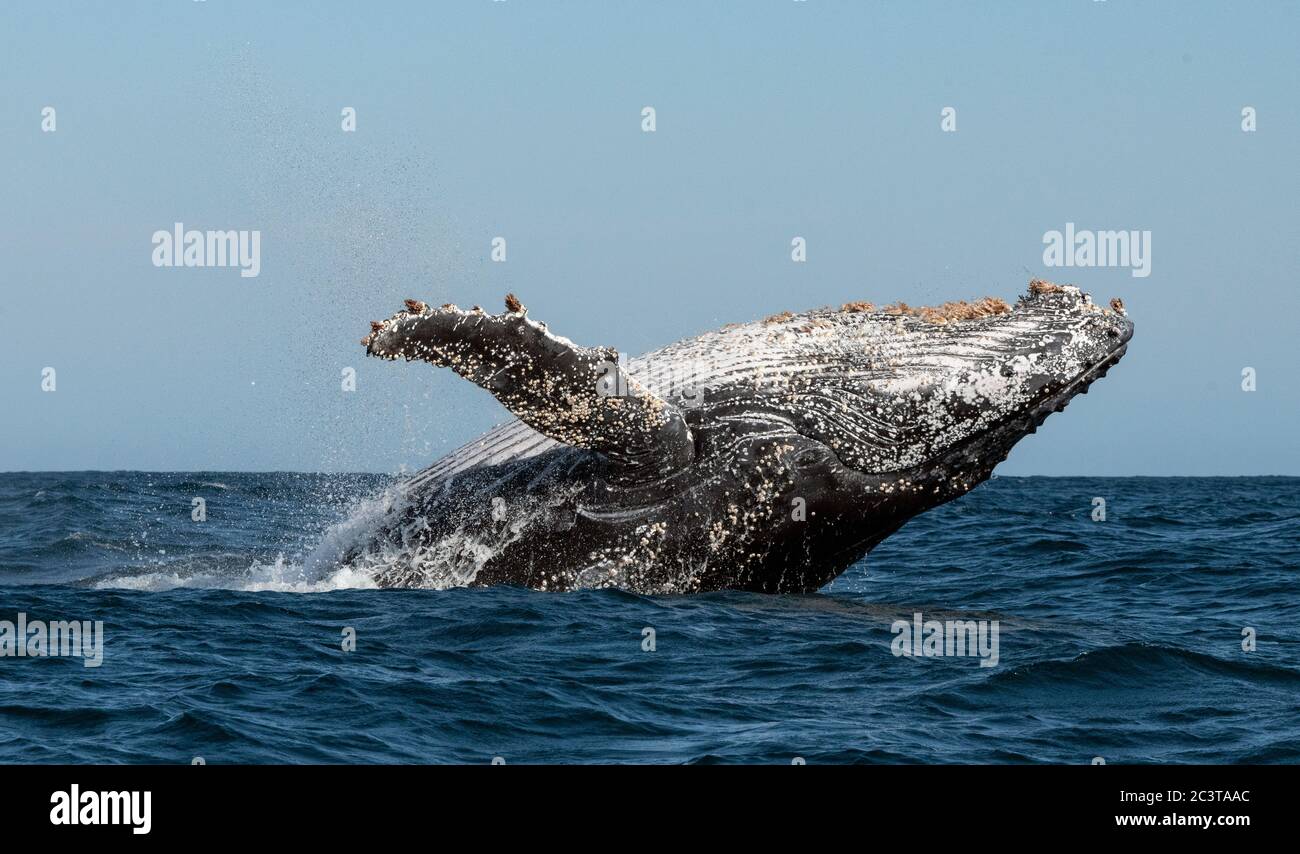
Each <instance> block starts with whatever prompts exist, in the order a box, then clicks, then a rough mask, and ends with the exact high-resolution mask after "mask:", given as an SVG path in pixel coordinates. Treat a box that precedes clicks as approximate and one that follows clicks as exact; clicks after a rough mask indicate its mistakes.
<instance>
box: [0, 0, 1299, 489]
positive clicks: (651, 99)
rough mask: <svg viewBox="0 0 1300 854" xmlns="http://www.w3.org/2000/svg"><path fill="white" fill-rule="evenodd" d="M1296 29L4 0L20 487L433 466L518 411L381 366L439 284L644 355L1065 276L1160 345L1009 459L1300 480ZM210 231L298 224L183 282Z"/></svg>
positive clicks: (1018, 463)
mask: <svg viewBox="0 0 1300 854" xmlns="http://www.w3.org/2000/svg"><path fill="white" fill-rule="evenodd" d="M1298 36H1300V4H1296V3H1291V2H1259V3H1249V4H1233V3H1222V2H1213V3H1193V2H1169V3H1153V2H1130V0H1108V2H1093V0H1066V1H1065V2H1024V3H1011V2H992V0H987V1H986V2H969V0H966V2H954V3H932V2H914V3H908V2H889V3H867V2H845V3H836V2H827V0H807V2H793V0H751V2H734V3H726V2H719V3H713V2H710V3H703V2H686V3H665V2H654V3H651V2H637V3H630V2H591V3H562V2H543V0H506V2H492V0H460V2H442V3H411V4H397V3H372V4H357V3H318V2H313V3H287V2H286V3H280V2H276V3H265V2H227V0H206V2H192V0H167V2H155V3H102V2H85V3H57V4H54V3H45V2H39V3H38V2H18V1H17V0H15V2H6V3H4V4H3V6H0V153H2V154H3V157H2V158H0V162H2V163H3V166H0V170H2V171H0V175H3V183H2V184H0V186H3V202H2V203H0V262H2V264H0V286H2V288H3V290H2V295H3V299H2V300H0V324H2V329H0V332H2V333H3V334H0V395H2V397H0V400H2V401H3V407H2V410H3V415H2V416H0V424H2V425H3V426H2V427H0V432H2V435H3V442H0V470H19V469H84V468H98V469H117V468H131V469H155V470H176V469H180V470H188V469H208V470H226V469H247V470H269V469H275V470H310V471H333V470H373V471H395V470H399V469H400V468H402V467H406V468H408V469H414V468H419V467H421V466H423V465H424V464H426V463H427V462H429V461H431V460H432V459H434V458H435V457H437V456H439V455H440V454H441V453H442V452H444V451H446V450H449V449H451V448H453V447H455V446H456V445H459V444H460V443H462V442H464V441H466V440H468V439H470V438H472V437H473V436H475V435H476V434H478V433H479V432H481V431H482V430H483V429H485V428H487V427H489V426H490V425H492V424H494V423H497V422H499V421H502V420H505V418H507V417H508V416H507V414H506V413H505V411H504V410H503V409H502V408H501V407H500V406H499V405H498V404H497V403H496V402H495V401H494V400H493V399H492V398H491V397H490V396H489V395H488V394H487V393H486V392H484V391H482V390H480V389H477V388H475V387H473V386H471V385H470V384H468V383H467V382H465V381H463V380H461V379H459V378H458V377H456V376H455V375H453V374H451V373H450V372H446V371H437V370H435V369H434V368H432V367H430V366H428V365H425V364H411V365H406V364H393V363H388V362H381V361H378V360H371V359H365V358H364V357H363V355H362V347H361V345H360V344H359V343H358V339H360V338H361V337H362V335H364V334H365V333H366V332H367V330H368V325H367V323H368V321H369V320H371V319H382V318H386V317H388V316H389V315H391V314H392V313H393V312H395V311H396V310H397V309H399V308H400V307H401V299H402V298H404V297H408V296H410V297H418V298H421V299H425V300H427V301H430V302H435V303H442V302H455V303H458V304H460V305H462V306H467V305H471V304H474V303H481V304H483V305H484V306H487V307H490V308H491V309H493V310H499V306H500V301H501V297H502V295H503V294H504V293H505V292H506V291H508V290H513V291H515V292H516V293H518V294H519V295H520V297H521V298H522V299H523V301H524V302H525V303H526V304H527V305H528V306H529V307H530V310H531V314H532V316H533V317H535V318H537V319H541V320H545V321H547V322H548V323H549V324H550V326H551V328H552V329H553V330H554V331H556V332H558V333H560V334H563V335H567V336H568V337H570V338H573V339H574V340H575V341H578V342H580V343H584V344H589V345H596V344H601V345H613V346H616V347H618V348H620V349H621V350H624V351H626V352H629V353H639V352H643V351H646V350H649V349H653V348H655V347H658V346H660V345H662V344H666V343H668V342H670V341H672V340H675V339H677V338H681V337H685V336H690V335H694V334H697V333H700V332H703V331H705V330H708V329H711V328H715V327H717V326H719V325H721V324H723V323H727V322H731V321H745V320H751V319H754V318H758V317H762V316H765V315H767V314H771V313H774V312H778V311H782V310H786V309H793V310H799V309H805V308H811V307H816V306H820V305H825V304H836V305H838V304H840V303H842V302H845V301H849V300H858V299H869V300H874V301H877V302H882V301H883V302H888V301H893V300H896V299H902V300H905V301H907V302H909V303H913V304H922V303H936V302H942V301H944V300H947V299H959V298H971V297H978V296H982V295H985V294H992V295H996V296H1002V297H1004V298H1007V299H1008V300H1009V299H1011V298H1013V297H1014V296H1015V295H1017V294H1019V293H1021V292H1022V291H1023V290H1024V287H1025V284H1026V282H1027V280H1028V279H1029V278H1030V277H1031V276H1043V277H1045V278H1050V279H1053V280H1055V281H1066V282H1074V283H1076V284H1079V285H1080V286H1082V287H1083V288H1084V289H1085V290H1088V291H1091V292H1092V293H1093V295H1094V298H1096V299H1097V300H1098V301H1104V300H1107V299H1109V298H1110V297H1111V296H1116V295H1118V296H1122V297H1123V298H1124V300H1125V302H1126V304H1127V306H1128V309H1129V313H1130V315H1131V316H1132V317H1133V318H1134V321H1135V323H1136V326H1137V332H1136V336H1135V338H1134V340H1133V343H1132V345H1131V347H1130V349H1129V354H1128V356H1127V357H1126V358H1125V360H1124V361H1123V362H1122V363H1121V364H1120V366H1119V367H1118V368H1117V369H1115V370H1114V371H1112V372H1111V374H1110V376H1109V377H1107V378H1106V379H1104V380H1102V381H1101V382H1100V383H1098V384H1097V385H1096V386H1095V387H1094V389H1093V391H1092V392H1091V393H1090V394H1089V395H1088V396H1087V397H1083V398H1079V399H1077V400H1075V401H1074V402H1073V403H1072V404H1071V406H1070V408H1069V409H1068V410H1067V411H1066V412H1065V413H1064V414H1063V415H1055V416H1052V418H1050V419H1049V420H1048V422H1047V424H1046V425H1045V427H1044V428H1043V429H1042V430H1040V431H1039V433H1038V434H1037V435H1035V436H1032V437H1029V438H1028V439H1026V440H1025V441H1024V442H1022V443H1021V445H1020V446H1018V447H1017V449H1016V450H1015V451H1014V452H1013V454H1012V456H1011V458H1010V459H1009V460H1008V461H1007V462H1006V463H1004V464H1003V466H1002V467H1001V468H1000V469H999V471H1000V472H1001V473H1003V474H1115V475H1125V474H1291V475H1297V474H1300V447H1298V444H1297V440H1296V437H1297V423H1298V421H1300V418H1297V415H1298V414H1300V404H1298V403H1297V401H1300V378H1297V369H1298V368H1300V358H1297V356H1298V354H1300V340H1298V338H1297V335H1298V333H1300V296H1298V295H1297V273H1296V271H1297V269H1298V268H1300V218H1298V217H1297V212H1298V211H1300V204H1298V199H1300V168H1298V167H1297V162H1296V158H1297V153H1300V118H1298V113H1300V49H1297V37H1298ZM47 106H49V107H53V108H54V109H55V111H56V112H55V120H56V123H57V124H56V129H55V130H54V132H45V131H43V130H42V110H43V109H44V108H45V107H47ZM646 106H652V107H654V109H655V111H656V130H655V131H654V132H653V133H646V132H643V130H642V108H643V107H646ZM1248 106H1249V107H1253V108H1254V110H1255V115H1256V122H1257V125H1256V127H1257V130H1255V131H1254V132H1245V131H1243V129H1242V122H1243V119H1242V110H1243V109H1244V108H1245V107H1248ZM345 107H352V108H354V109H355V110H356V131H355V132H350V133H349V132H344V131H343V130H342V128H341V121H342V119H341V111H342V110H343V109H344V108H345ZM945 107H953V108H954V109H955V110H956V130H955V131H954V132H945V131H944V130H943V129H942V128H941V111H942V110H943V108H945ZM176 222H182V223H184V224H185V226H186V227H187V228H197V229H204V230H206V229H222V230H225V229H237V230H238V229H247V230H254V229H256V230H258V231H260V233H261V272H260V275H258V276H257V277H250V278H244V277H241V276H240V275H239V271H238V270H236V269H231V268H202V269H200V268H189V269H187V268H166V267H161V268H160V267H155V266H154V265H153V263H152V262H151V257H152V252H153V245H152V243H151V237H152V235H153V233H154V232H155V231H157V230H160V229H161V230H168V229H171V228H172V225H173V223H176ZM1067 222H1072V223H1075V224H1076V227H1077V228H1079V229H1092V230H1118V229H1126V230H1127V229H1136V230H1149V231H1150V232H1151V274H1150V276H1148V277H1146V278H1135V277H1133V276H1132V275H1131V273H1130V270H1129V269H1128V268H1089V269H1084V268H1073V269H1048V268H1046V267H1045V266H1044V260H1043V248H1044V247H1043V235H1044V234H1045V233H1046V232H1048V231H1051V230H1053V229H1058V230H1059V229H1064V228H1065V225H1066V223H1067ZM496 236H502V237H505V238H506V241H507V243H506V246H507V255H506V258H507V260H506V261H505V263H496V262H493V261H492V259H491V257H490V252H491V241H492V239H493V238H494V237H496ZM795 236H801V237H804V238H805V239H806V241H807V261H806V262H805V263H794V262H793V261H792V260H791V257H790V251H791V248H790V241H791V239H792V238H793V237H795ZM46 367H53V368H55V370H56V374H55V381H56V390H55V391H53V392H48V391H43V390H42V371H43V369H44V368H46ZM346 367H353V368H355V369H356V375H357V379H356V385H357V387H356V391H355V392H346V391H343V390H342V387H341V376H342V375H341V372H342V371H343V369H344V368H346ZM1245 367H1253V368H1254V369H1255V371H1256V378H1257V380H1256V381H1257V390H1256V391H1254V392H1245V391H1242V389H1241V382H1242V379H1241V375H1242V370H1243V368H1245Z"/></svg>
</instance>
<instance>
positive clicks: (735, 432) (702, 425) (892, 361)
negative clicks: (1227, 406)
mask: <svg viewBox="0 0 1300 854" xmlns="http://www.w3.org/2000/svg"><path fill="white" fill-rule="evenodd" d="M1132 334H1133V325H1132V323H1131V322H1130V321H1129V319H1128V317H1127V315H1126V313H1125V311H1124V307H1123V304H1122V303H1121V302H1120V301H1119V300H1112V301H1111V304H1110V307H1109V308H1106V307H1102V306H1099V305H1096V304H1094V303H1093V302H1092V300H1091V299H1090V297H1089V296H1088V295H1086V294H1083V293H1081V292H1080V291H1079V290H1078V289H1077V288H1073V287H1068V286H1058V285H1054V284H1051V283H1048V282H1043V281H1040V280H1035V281H1032V282H1031V283H1030V286H1029V291H1028V293H1027V294H1026V295H1024V296H1022V297H1021V298H1020V299H1019V300H1018V301H1017V302H1016V304H1015V305H1014V306H1010V305H1008V304H1007V303H1005V302H1003V301H1002V300H999V299H992V298H985V299H982V300H979V301H976V302H970V303H968V302H953V303H946V304H944V305H942V306H938V307H934V308H911V307H909V306H907V305H905V304H902V303H898V304H895V305H891V306H885V307H882V308H876V307H875V306H873V305H871V304H870V303H848V304H846V305H844V306H843V307H842V308H840V309H838V310H837V309H833V308H823V309H817V310H813V311H808V312H804V313H802V314H794V313H791V312H786V313H783V314H781V315H776V316H773V317H769V318H767V319H766V320H762V321H756V322H752V323H745V324H733V325H731V326H727V327H724V328H723V329H721V330H719V331H716V332H709V333H705V334H703V335H700V336H698V337H696V338H691V339H687V340H683V341H679V342H677V343H675V344H671V345H669V346H668V347H665V348H663V349H662V350H658V351H656V352H653V353H650V354H648V355H646V356H643V357H641V358H639V359H632V360H626V359H623V358H622V357H620V355H619V354H618V353H616V352H615V351H614V350H612V349H605V348H588V347H582V346H579V345H577V344H574V343H573V342H572V341H569V340H568V339H566V338H562V337H560V336H558V335H555V334H553V333H552V332H551V331H550V330H549V329H548V328H547V327H546V325H545V324H544V323H539V322H537V321H535V320H533V319H532V318H530V317H529V316H528V312H527V309H525V308H524V306H523V305H522V304H521V303H520V302H519V300H518V299H516V298H515V297H514V296H513V295H508V296H507V297H506V311H505V312H504V313H502V314H490V313H488V312H485V311H484V310H482V309H481V308H478V307H475V308H474V309H472V310H469V311H465V310H461V309H459V308H457V307H456V306H454V305H444V306H442V307H441V308H432V307H429V306H426V305H425V304H423V303H421V302H418V301H415V300H408V301H407V308H406V310H405V311H402V312H399V313H398V314H396V315H394V316H393V317H391V318H390V319H388V320H386V321H383V322H379V321H376V322H373V323H372V324H371V333H370V334H369V335H368V336H366V338H364V339H362V343H363V344H365V346H366V352H367V354H368V355H371V356H377V357H381V358H385V359H398V358H405V359H407V360H413V359H420V360H424V361H427V362H430V363H432V364H434V365H437V366H441V367H450V368H451V369H452V370H454V371H455V372H456V373H458V374H459V375H460V376H462V377H464V378H466V379H468V380H470V381H471V382H473V383H475V384H477V385H479V386H481V387H483V388H484V389H487V390H488V391H489V392H491V393H492V394H493V395H494V396H495V397H496V398H497V400H499V401H500V402H501V403H502V404H504V405H505V406H506V408H507V409H509V410H510V411H511V413H513V414H514V415H515V416H516V419H517V420H514V421H512V422H510V423H508V424H505V425H503V426H500V427H497V428H495V429H493V430H491V431H489V432H488V433H486V434H484V435H483V436H481V437H480V438H479V439H477V440H475V441H473V442H471V443H470V444H468V445H466V446H464V447H462V448H461V449H459V450H457V451H455V452H453V453H451V454H449V455H448V456H446V457H444V458H443V459H441V460H439V461H438V462H436V463H434V464H433V465H432V466H430V467H429V468H427V469H425V470H424V471H422V472H420V473H419V474H417V475H415V476H413V477H411V478H410V479H409V480H407V481H405V482H404V483H402V484H401V485H400V486H399V487H398V489H397V492H396V497H392V498H391V499H390V504H389V506H388V507H387V509H386V511H385V514H386V515H384V517H383V519H382V522H381V524H380V525H379V526H378V528H377V530H376V532H375V533H374V534H373V535H372V536H371V537H370V538H369V539H368V540H367V541H364V542H361V543H359V544H358V545H356V546H354V547H352V548H351V549H350V550H349V551H348V553H347V554H345V555H344V560H345V561H346V562H347V563H348V564H350V565H352V566H354V567H360V568H365V569H366V570H368V571H370V572H371V573H372V574H373V577H374V578H375V580H376V581H377V583H378V584H379V585H380V586H390V587H447V586H461V585H472V586H478V585H495V584H512V585H519V586H526V587H531V588H535V589H538V590H571V589H576V588H598V587H620V588H624V589H628V590H632V591H636V592H643V593H689V592H696V591H707V590H719V589H741V590H751V591H762V592H771V593H780V592H809V591H813V590H816V589H818V588H819V587H822V586H823V585H825V584H826V583H827V582H829V581H830V580H831V579H833V578H834V577H835V576H837V575H838V574H839V573H841V572H842V571H843V570H844V569H845V568H847V567H848V566H850V565H852V564H853V563H854V562H855V561H857V560H859V559H860V558H862V556H863V555H865V554H866V553H867V552H868V551H869V550H870V549H871V548H872V547H874V546H875V545H876V544H877V543H879V542H880V541H881V540H883V539H884V538H885V537H887V536H889V534H891V533H893V532H894V531H896V530H898V528H899V527H900V526H902V525H903V523H905V522H906V521H907V520H908V519H910V518H912V517H913V516H915V515H916V514H918V513H921V512H923V511H925V510H927V509H929V508H931V507H934V506H936V505H939V504H942V503H944V502H946V501H950V500H952V499H954V498H956V497H958V496H960V495H963V494H965V493H966V492H968V491H969V490H970V489H972V488H973V487H975V486H976V485H977V484H979V483H981V482H982V481H984V480H985V479H986V478H988V477H989V475H990V474H991V473H992V471H993V468H994V466H996V465H997V464H998V463H999V462H1001V461H1002V460H1003V459H1005V457H1006V455H1007V453H1008V452H1009V451H1010V450H1011V448H1012V446H1013V445H1015V444H1016V442H1018V441H1019V440H1020V439H1021V438H1022V437H1024V436H1026V435H1028V434H1030V433H1033V432H1034V431H1035V430H1036V429H1037V427H1038V425H1040V424H1041V423H1042V422H1043V420H1044V419H1045V418H1046V417H1047V416H1048V415H1049V414H1051V413H1052V412H1057V411H1060V410H1061V409H1063V408H1064V407H1065V405H1066V404H1067V403H1068V402H1069V401H1070V399H1071V398H1073V397H1074V396H1075V395H1076V394H1080V393H1082V392H1086V391H1087V389H1088V386H1089V385H1090V384H1091V383H1092V382H1094V381H1095V380H1096V379H1097V378H1098V377H1101V376H1104V375H1105V374H1106V371H1107V370H1108V369H1109V368H1110V367H1111V366H1112V365H1114V364H1115V363H1116V362H1118V361H1119V359H1120V358H1121V357H1122V356H1123V355H1124V353H1125V351H1126V349H1127V345H1128V342H1129V339H1130V338H1131V337H1132Z"/></svg>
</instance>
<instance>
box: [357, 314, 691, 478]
mask: <svg viewBox="0 0 1300 854" xmlns="http://www.w3.org/2000/svg"><path fill="white" fill-rule="evenodd" d="M405 304H406V309H405V311H400V312H398V313H397V314H395V315H393V316H392V317H391V318H389V319H388V320H385V321H382V322H381V321H372V322H371V324H370V328H371V333H370V334H369V335H367V336H366V337H365V338H363V339H361V342H362V343H363V344H364V345H365V346H366V355H369V356H376V357H378V358H381V359H388V360H390V361H391V360H395V359H399V358H404V359H407V360H408V361H409V360H413V359H418V360H422V361H425V362H429V363H430V364H433V365H436V366H438V367H444V368H451V369H452V370H453V371H455V372H456V373H457V374H459V375H460V376H462V377H464V378H465V379H467V380H469V381H470V382H472V383H474V384H475V385H478V386H480V387H482V388H484V389H486V390H487V391H489V392H491V393H492V395H493V396H494V397H495V398H496V399H497V400H499V401H500V402H501V403H502V404H503V405H505V407H506V408H507V409H509V410H510V411H511V412H512V413H514V414H515V415H516V416H517V417H518V418H519V419H520V420H522V421H524V422H525V423H527V424H528V425H529V426H531V427H532V428H533V429H535V430H537V431H538V432H539V433H542V434H543V435H545V436H548V437H550V438H551V439H554V440H556V441H558V442H563V443H565V444H567V445H572V446H573V447H577V448H586V449H590V450H594V451H598V452H600V453H602V454H604V455H605V456H606V457H607V458H608V459H610V460H611V461H613V462H615V463H617V464H620V465H623V466H625V467H628V468H637V469H643V470H654V471H663V470H668V469H673V468H677V467H680V466H683V465H685V464H686V463H688V462H689V461H690V459H691V458H692V457H693V455H694V440H693V438H692V436H691V432H690V429H689V427H688V426H687V424H686V421H685V419H684V417H683V415H682V413H681V412H680V411H679V410H678V409H677V408H676V407H675V406H673V405H671V404H669V403H668V402H667V401H665V400H663V399H662V398H660V397H658V396H657V395H655V394H653V393H651V392H650V391H649V390H648V389H646V388H645V387H644V386H643V385H641V383H639V382H638V381H637V380H636V379H635V378H633V377H631V376H628V375H627V374H626V373H625V370H624V366H623V365H622V363H621V362H620V360H619V355H618V352H617V351H615V350H613V349H612V348H608V347H581V346H579V345H577V344H574V343H573V342H572V341H570V340H569V339H567V338H562V337H560V336H558V335H553V334H551V333H550V332H549V331H547V328H546V325H545V324H543V323H538V322H537V321H534V320H532V319H531V318H529V317H528V316H527V313H528V309H527V308H525V307H524V304H523V303H522V302H520V301H519V298H518V297H517V296H515V295H514V294H507V295H506V298H505V308H506V311H505V312H504V313H502V314H488V313H487V312H485V311H484V310H483V309H482V308H481V307H479V306H474V307H473V308H471V309H470V310H469V311H463V310H461V309H459V308H457V307H456V306H454V305H452V304H450V303H448V304H446V305H444V306H443V307H442V308H437V309H431V308H430V307H429V306H428V305H427V304H426V303H424V302H421V301H420V300H414V299H409V300H406V303H405Z"/></svg>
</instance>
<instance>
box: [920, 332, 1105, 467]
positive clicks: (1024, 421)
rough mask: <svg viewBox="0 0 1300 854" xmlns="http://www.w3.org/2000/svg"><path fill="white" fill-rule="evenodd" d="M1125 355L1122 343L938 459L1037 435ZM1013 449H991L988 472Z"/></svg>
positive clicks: (1010, 444)
mask: <svg viewBox="0 0 1300 854" xmlns="http://www.w3.org/2000/svg"><path fill="white" fill-rule="evenodd" d="M1127 352H1128V342H1127V341H1125V342H1124V343H1122V344H1120V345H1119V346H1118V347H1116V348H1115V349H1114V350H1112V351H1111V352H1110V354H1109V355H1108V356H1106V358H1104V359H1102V360H1100V361H1098V362H1097V363H1096V364H1094V365H1092V366H1091V367H1089V368H1088V369H1087V370H1086V371H1083V372H1081V373H1080V374H1079V375H1078V376H1077V377H1075V378H1074V379H1073V380H1071V381H1070V383H1069V384H1068V385H1066V386H1065V387H1064V388H1062V389H1061V390H1060V391H1058V392H1056V393H1054V394H1052V395H1050V396H1049V397H1047V398H1045V399H1044V400H1042V401H1041V402H1039V403H1036V404H1034V405H1033V406H1031V407H1030V408H1029V409H1027V410H1025V411H1024V412H1022V413H1020V414H1019V415H1017V416H1015V417H1012V418H1009V419H1007V420H1006V421H1003V422H1002V423H1001V424H995V425H993V426H991V427H989V428H988V429H986V430H983V431H981V432H979V433H977V434H975V435H974V436H970V437H967V438H966V439H964V440H963V441H961V442H958V443H957V444H956V445H954V446H953V447H951V448H949V449H948V450H947V451H946V452H945V453H944V454H943V457H942V458H940V459H944V460H947V459H951V458H953V457H959V456H965V455H966V453H967V451H969V450H970V449H971V448H972V447H978V446H981V445H983V444H985V443H992V442H995V441H996V440H997V439H1000V438H1002V437H1005V436H1008V435H1014V436H1015V437H1016V439H1017V440H1018V439H1020V438H1022V437H1023V436H1026V435H1030V434H1033V433H1037V432H1038V428H1039V427H1040V426H1041V425H1042V424H1043V422H1044V421H1046V420H1047V416H1049V415H1051V414H1052V413H1054V412H1061V411H1062V410H1064V409H1065V407H1066V405H1067V404H1069V402H1070V401H1071V400H1073V399H1074V398H1075V397H1076V396H1077V395H1080V394H1087V393H1088V388H1089V386H1091V385H1092V384H1093V383H1094V382H1096V381H1097V380H1099V379H1101V378H1102V377H1104V376H1106V373H1107V372H1108V371H1109V370H1110V369H1111V368H1113V367H1115V365H1117V364H1118V363H1119V360H1120V359H1122V358H1124V354H1125V353H1127ZM1014 445H1015V441H1012V442H1010V443H1007V445H1006V447H1005V448H1002V449H1000V450H997V446H996V445H994V446H993V448H994V450H997V456H996V459H994V460H992V464H991V465H990V466H989V468H990V469H992V468H993V466H996V465H997V464H998V463H1000V462H1002V461H1003V460H1005V459H1006V458H1007V455H1008V454H1010V453H1011V448H1012V447H1013V446H1014ZM931 464H933V463H931Z"/></svg>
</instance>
